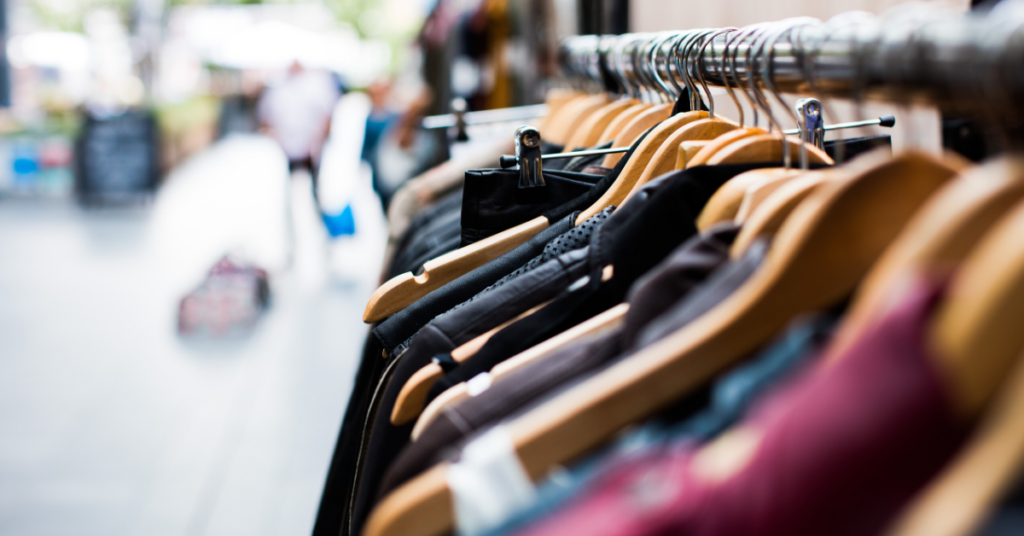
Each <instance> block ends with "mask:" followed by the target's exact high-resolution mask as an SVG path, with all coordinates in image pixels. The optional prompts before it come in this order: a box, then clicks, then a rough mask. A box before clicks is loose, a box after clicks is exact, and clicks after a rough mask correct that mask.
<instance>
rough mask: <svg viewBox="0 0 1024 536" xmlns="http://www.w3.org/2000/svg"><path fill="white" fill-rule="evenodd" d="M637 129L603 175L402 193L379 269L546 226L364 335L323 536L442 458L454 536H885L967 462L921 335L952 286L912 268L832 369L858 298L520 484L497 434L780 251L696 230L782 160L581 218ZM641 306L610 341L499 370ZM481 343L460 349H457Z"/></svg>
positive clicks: (501, 176) (555, 167)
mask: <svg viewBox="0 0 1024 536" xmlns="http://www.w3.org/2000/svg"><path fill="white" fill-rule="evenodd" d="M649 132H650V131H648V133H649ZM645 136H646V134H644V135H642V136H640V137H639V138H638V139H637V140H636V141H635V142H634V143H633V145H632V147H631V148H630V150H629V151H628V152H626V153H625V154H624V156H623V157H622V158H621V159H620V160H619V161H618V163H617V164H616V165H615V166H614V167H612V168H607V167H602V166H601V163H602V157H601V156H592V157H579V158H574V159H561V160H551V161H545V162H544V179H545V185H544V186H543V187H539V188H522V187H520V177H519V171H518V170H516V169H500V168H497V167H490V168H484V169H470V170H468V171H464V173H463V174H462V178H461V181H459V180H457V179H455V178H454V175H455V173H453V169H452V168H453V166H452V164H453V163H452V162H449V163H446V164H445V165H443V166H441V167H440V168H438V169H435V170H433V171H432V172H430V173H428V174H427V175H426V176H425V177H424V178H421V179H417V180H414V181H412V182H411V183H410V189H417V190H416V191H417V192H418V193H417V194H415V195H413V194H406V195H405V197H408V198H409V199H410V200H411V199H418V200H423V199H429V200H430V203H420V204H419V206H415V207H414V206H413V205H414V203H412V202H411V201H410V202H409V203H402V202H400V203H399V205H398V207H400V208H398V209H397V210H400V211H402V212H401V213H398V214H396V213H392V215H391V216H392V221H395V222H398V223H399V232H398V233H395V232H394V231H395V229H392V231H393V232H392V244H391V247H390V248H389V254H388V259H387V263H386V266H385V274H384V275H385V279H388V278H391V277H393V276H396V275H398V274H402V273H405V272H411V273H413V274H418V273H421V272H422V270H423V265H424V264H425V263H426V262H427V261H429V260H431V259H435V258H437V257H438V256H440V255H443V254H445V253H448V252H451V251H455V250H457V249H458V248H464V247H466V246H469V245H471V244H474V243H477V242H479V241H481V240H485V239H487V238H488V237H492V236H494V235H495V234H497V233H500V232H502V231H504V230H507V229H510V228H512V227H514V226H516V225H519V224H522V223H524V222H527V221H530V220H532V219H534V218H537V217H544V218H545V219H546V220H547V222H548V223H549V225H548V226H547V227H546V228H544V229H543V230H541V231H540V232H538V233H537V234H535V235H533V236H532V237H531V238H529V239H528V240H526V241H525V242H523V243H522V244H521V245H519V246H517V247H515V248H513V249H511V250H510V251H508V252H506V253H504V254H503V255H500V256H499V257H497V258H495V259H494V260H492V261H490V262H487V263H485V264H483V265H482V266H479V267H477V268H475V269H472V270H470V271H468V272H466V273H465V274H463V275H461V276H460V277H457V278H455V279H454V280H452V281H451V282H449V283H447V284H445V285H444V286H442V287H440V288H438V289H436V290H434V291H432V292H430V293H429V294H427V295H426V296H424V297H422V298H420V299H419V300H416V301H415V302H414V303H412V304H411V305H409V306H407V307H405V308H404V309H402V310H400V311H398V312H396V313H394V314H392V315H391V316H389V317H388V318H386V319H384V320H382V321H380V322H377V323H375V324H374V325H373V327H372V329H371V331H370V334H369V336H368V337H367V340H366V343H365V347H364V351H363V356H362V360H361V364H360V367H359V370H358V373H357V375H356V378H355V380H354V386H353V391H352V395H351V398H350V400H349V403H348V406H347V410H346V413H345V416H344V421H343V424H342V428H341V431H340V434H339V437H338V442H337V446H336V449H335V453H334V457H333V460H332V463H331V466H330V470H329V474H328V476H327V481H326V485H325V489H324V493H323V496H322V500H321V505H320V510H319V514H318V517H317V522H316V527H315V530H314V534H315V535H318V536H319V535H323V536H327V535H330V536H335V535H358V534H363V533H365V532H364V530H365V529H366V526H367V522H368V519H369V517H370V515H371V512H372V511H373V510H374V508H376V507H378V506H380V505H381V503H382V501H385V500H386V499H387V498H388V497H389V496H390V495H393V494H399V493H401V492H402V490H403V487H406V488H408V486H409V485H410V483H414V482H415V481H417V478H419V477H421V476H422V475H424V474H425V473H427V472H428V471H430V470H431V468H433V467H435V466H437V464H439V463H442V462H449V463H451V464H452V465H450V466H448V470H447V486H448V489H449V491H450V493H451V497H452V509H453V510H454V512H453V514H454V516H455V520H456V524H455V525H456V526H455V529H456V530H457V532H459V533H462V534H473V535H478V534H488V535H499V534H500V535H511V534H517V535H518V534H531V535H532V534H559V535H560V534H609V535H611V534H636V535H641V534H651V535H653V534H670V533H671V534H701V535H705V534H706V535H731V534H786V535H794V534H797V535H799V534H807V535H812V534H813V535H820V534H825V533H827V534H849V535H864V534H877V533H879V532H880V531H881V530H883V529H884V528H885V527H887V526H888V525H889V524H890V523H891V522H892V521H893V519H894V518H895V517H896V516H897V515H898V514H899V512H900V511H901V509H903V508H904V507H905V506H906V504H907V503H908V501H910V500H911V498H912V497H914V496H915V495H916V494H917V493H919V492H920V490H921V489H922V488H923V487H924V486H925V485H926V484H927V483H928V482H929V480H930V479H932V478H933V477H934V476H935V475H936V474H938V473H939V472H940V471H941V470H942V468H943V467H944V465H945V464H947V463H949V460H950V459H952V458H953V457H954V455H955V454H956V453H957V451H958V449H959V448H960V447H961V445H962V444H963V443H964V441H965V438H966V437H968V435H969V432H970V428H969V427H968V426H966V425H965V423H964V422H963V420H962V419H958V418H957V417H956V415H954V413H953V412H952V411H951V409H950V404H949V400H948V397H947V395H946V393H945V392H944V387H943V383H942V381H941V379H940V378H939V377H938V376H939V374H938V372H937V371H936V370H935V366H934V361H933V360H932V359H930V358H929V348H928V347H927V345H926V344H925V339H926V336H925V331H926V326H927V325H928V321H929V318H930V316H931V314H932V313H933V311H934V310H935V308H936V303H938V302H939V301H940V299H941V297H942V296H943V295H944V292H945V288H946V284H945V280H943V279H942V278H927V277H922V278H919V279H916V280H915V281H914V282H913V285H912V288H911V290H910V291H908V292H906V293H904V294H903V295H902V296H901V297H900V299H899V302H898V303H897V304H896V305H895V306H894V307H891V308H890V309H889V310H888V312H887V313H886V314H885V315H884V316H883V317H880V318H876V319H873V324H872V325H873V327H872V328H871V329H869V330H867V331H866V332H865V333H863V334H862V335H861V336H860V337H859V338H858V340H857V341H855V342H854V343H853V344H852V345H850V346H848V347H847V348H846V350H845V351H844V352H843V355H842V356H841V358H838V359H836V358H829V359H828V360H827V361H828V362H827V363H826V362H825V360H824V358H822V357H821V356H822V355H825V354H827V353H828V352H826V351H825V349H827V347H828V346H829V343H830V341H831V339H832V336H833V333H834V332H835V330H836V326H837V325H838V324H841V323H842V321H843V318H844V313H845V311H846V308H847V303H848V301H849V300H848V298H849V296H844V297H841V298H840V299H836V300H833V302H834V303H832V304H831V305H830V306H829V307H827V308H823V309H821V310H818V311H811V312H807V313H806V314H803V315H801V316H799V317H797V318H794V319H791V321H790V322H789V323H788V327H786V328H785V329H783V330H781V331H779V332H777V333H776V334H775V336H774V338H773V339H770V342H768V343H766V344H763V345H761V346H760V348H759V349H758V350H757V351H754V352H752V353H750V354H749V355H748V356H747V358H746V359H744V360H743V361H742V362H740V363H739V364H737V365H735V366H733V367H731V368H728V369H727V370H725V371H723V372H721V373H719V374H716V375H715V376H714V378H713V380H712V381H708V382H703V384H701V385H697V386H696V387H695V388H693V389H690V390H689V392H688V394H687V395H686V396H685V397H683V398H682V399H679V400H675V401H673V402H672V403H671V404H668V405H667V406H666V407H662V408H661V409H660V411H659V412H658V413H657V414H656V415H651V416H650V418H649V419H648V420H647V421H645V422H637V423H634V425H633V426H631V427H628V428H627V429H625V430H622V431H621V433H620V434H618V435H617V436H616V437H614V438H611V439H609V440H608V441H605V442H604V445H603V446H602V447H600V448H597V449H593V450H592V451H591V452H589V454H587V455H585V456H583V457H580V458H577V459H574V460H571V461H569V462H567V463H565V464H558V465H557V466H555V467H552V468H550V470H549V471H546V472H545V473H544V474H543V475H541V477H540V479H539V481H537V479H536V478H530V477H529V476H528V475H527V472H526V471H525V470H524V468H523V467H522V466H521V465H520V464H518V463H516V457H515V452H514V450H511V449H510V445H509V438H508V432H507V430H506V429H505V423H509V422H512V421H514V420H515V419H517V418H519V417H522V416H524V415H529V414H530V413H531V412H537V411H544V410H545V409H544V408H545V404H547V403H550V402H551V401H552V400H554V399H557V398H558V397H559V396H560V395H563V394H564V393H566V392H569V391H570V390H572V389H573V388H576V387H578V386H580V385H582V384H585V383H586V382H587V381H588V380H592V379H593V378H595V377H597V376H598V375H600V374H601V373H602V372H605V371H608V370H612V369H613V367H617V366H619V367H622V366H627V367H628V364H629V363H630V360H631V359H632V358H634V356H637V355H638V354H639V353H641V352H643V351H644V350H645V349H647V348H650V347H652V346H653V345H656V344H659V343H662V342H664V341H665V340H667V339H668V338H669V337H671V336H672V335H673V334H676V333H678V332H680V331H681V330H683V329H684V328H687V327H693V326H694V325H697V324H699V322H700V321H701V320H702V319H704V317H706V316H708V315H711V314H713V313H714V312H717V311H716V308H718V309H720V307H719V306H720V305H722V304H723V302H726V301H727V300H729V299H730V297H733V296H735V295H736V294H737V293H740V292H743V291H744V287H745V285H747V284H748V283H749V282H750V281H751V280H752V279H753V278H754V276H755V275H756V274H757V273H758V271H759V269H761V268H762V267H763V266H764V264H765V262H766V259H767V258H768V257H769V256H770V255H771V254H772V246H773V237H772V236H759V237H757V238H756V240H754V241H753V243H752V244H750V245H749V247H746V248H745V249H744V250H743V253H742V255H734V254H732V251H733V250H734V249H735V248H734V245H735V242H736V240H737V237H738V236H739V235H740V234H741V233H742V230H743V225H744V224H743V223H742V222H740V221H737V220H732V219H729V218H724V219H721V220H720V221H715V222H711V223H710V224H707V225H700V226H699V225H698V221H699V220H701V214H702V211H704V210H705V208H706V207H708V206H709V204H714V201H713V198H714V197H715V195H716V193H717V192H721V191H722V190H723V186H725V185H726V184H729V183H730V181H733V180H734V179H735V178H736V177H738V176H741V175H744V174H746V173H748V172H753V171H756V170H762V169H765V168H773V167H779V166H780V163H778V162H764V163H757V164H729V165H717V166H697V167H692V168H686V169H680V170H676V171H672V172H670V173H667V174H665V175H662V176H660V177H658V178H656V179H653V180H650V181H649V182H647V183H646V184H644V185H643V186H642V188H640V189H639V190H638V191H637V192H635V195H631V196H630V198H629V199H628V202H626V203H623V204H622V205H621V206H608V207H605V208H604V209H603V210H600V211H599V212H597V213H596V214H595V215H593V216H592V217H590V218H588V219H586V220H584V221H582V222H578V221H577V220H578V216H579V215H580V214H581V212H582V211H584V210H586V209H587V208H589V207H591V206H592V205H594V203H595V202H596V201H597V200H598V199H600V198H601V196H602V195H603V194H604V193H605V192H607V191H608V189H609V188H610V187H611V186H612V184H613V183H615V181H616V180H617V179H618V177H619V174H620V173H621V172H622V170H623V168H624V167H625V166H626V164H627V163H628V162H629V161H630V159H631V158H632V157H633V155H634V153H635V152H636V150H637V148H638V147H639V146H640V145H641V144H642V142H643V140H644V137H645ZM890 147H891V145H890V140H889V137H888V136H873V137H869V138H859V139H851V140H843V141H841V142H828V143H826V152H827V153H828V154H829V155H830V156H832V157H833V158H836V157H837V151H838V152H841V153H842V154H843V155H844V156H845V158H846V159H847V160H853V161H854V162H855V161H856V160H857V157H858V155H860V154H861V153H866V152H872V151H874V152H875V153H876V154H877V152H878V151H883V152H884V151H890V150H891V149H890ZM561 150H562V147H559V146H557V145H553V144H545V146H544V147H543V152H545V153H554V152H560V151H561ZM492 153H494V154H491V153H486V154H487V156H486V157H487V158H493V159H492V160H491V161H492V162H495V161H496V157H497V152H495V151H493V150H492ZM481 154H484V153H481ZM456 166H457V165H456ZM817 167H822V166H817ZM741 180H742V179H741ZM429 184H436V185H438V186H437V187H436V188H434V189H432V190H431V187H430V186H425V185H429ZM424 190H427V191H429V192H430V193H429V195H424V194H423V191H424ZM402 198H403V195H402V194H401V193H400V194H399V196H396V199H402ZM410 207H412V208H410ZM732 214H735V210H734V211H733V213H732ZM609 266H611V267H613V270H612V271H611V273H609V270H608V268H607V267H609ZM627 307H628V309H626V312H625V313H624V314H623V315H622V318H621V322H617V323H614V324H611V325H610V327H608V328H607V329H601V330H596V331H591V332H587V333H584V334H582V335H581V336H579V337H574V338H570V339H569V340H568V342H566V343H564V344H558V345H553V348H552V350H551V351H548V352H546V353H545V355H544V356H543V357H542V358H539V359H534V360H531V361H529V362H527V363H526V364H524V365H521V366H515V367H509V366H508V365H509V362H510V360H513V361H514V360H515V359H519V356H521V355H523V354H524V352H526V353H528V352H530V351H533V349H535V348H537V347H538V345H543V344H544V343H549V344H550V343H551V341H553V340H557V338H559V337H564V336H565V334H567V333H570V332H571V330H573V329H579V328H580V327H581V326H585V325H587V324H586V323H587V322H593V321H594V319H595V317H599V316H600V315H607V314H611V313H613V312H615V310H616V308H620V309H621V308H627ZM479 341H482V343H481V344H478V346H479V348H476V349H475V353H473V354H472V356H471V357H470V358H469V359H455V358H454V357H453V352H458V351H460V350H462V349H463V347H464V345H467V344H471V343H475V342H479ZM514 358H515V359H514ZM431 367H433V368H432V370H434V371H436V372H438V373H439V374H435V376H436V379H435V381H433V383H432V384H429V389H427V390H426V392H425V393H424V394H422V400H417V401H415V402H416V403H414V404H412V408H413V413H414V414H413V415H411V416H410V415H405V414H403V412H405V413H407V410H406V409H405V408H404V406H405V405H408V400H406V398H408V389H409V387H408V386H409V385H410V384H411V383H412V382H414V381H415V380H416V379H417V378H419V377H421V376H422V375H423V374H424V373H425V371H427V370H431V369H430V368H431ZM502 367H507V368H506V369H505V370H502ZM399 401H402V404H399ZM399 405H402V406H403V408H400V410H396V406H399ZM424 408H425V409H424ZM535 476H536V475H535ZM1008 497H1009V499H1008V500H1007V502H1006V503H1005V505H1004V508H1002V509H1001V510H999V514H998V515H993V516H991V518H990V523H989V524H988V526H987V528H986V529H985V530H987V531H988V532H986V533H985V534H989V535H994V534H1003V533H1005V532H1000V531H1001V530H1002V531H1005V530H1011V531H1021V530H1024V523H1021V521H1020V518H1021V513H1022V512H1024V510H1021V509H1020V508H1019V505H1020V502H1019V500H1016V501H1015V500H1014V499H1013V497H1014V495H1013V494H1010V495H1008ZM410 534H419V532H411V533H410Z"/></svg>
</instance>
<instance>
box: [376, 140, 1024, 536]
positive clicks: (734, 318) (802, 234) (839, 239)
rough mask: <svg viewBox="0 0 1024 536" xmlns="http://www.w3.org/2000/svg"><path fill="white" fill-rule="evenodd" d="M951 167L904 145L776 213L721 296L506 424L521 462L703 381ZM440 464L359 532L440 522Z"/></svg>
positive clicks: (894, 224) (638, 414)
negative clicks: (750, 263)
mask: <svg viewBox="0 0 1024 536" xmlns="http://www.w3.org/2000/svg"><path fill="white" fill-rule="evenodd" d="M953 173H954V172H953V171H952V170H949V169H948V168H946V167H944V166H943V165H942V164H941V163H939V162H936V161H935V160H934V159H932V158H930V157H927V156H924V155H917V154H905V155H902V156H900V157H897V158H894V159H892V160H890V161H886V162H875V165H874V166H873V167H871V168H869V169H868V170H867V171H866V172H863V173H860V174H854V175H852V176H848V177H843V178H841V179H837V180H836V181H834V182H831V183H829V184H828V185H825V186H824V187H822V188H821V189H819V190H818V191H817V192H815V193H814V194H813V195H812V196H810V197H808V198H807V199H806V200H805V201H804V203H802V204H801V205H800V206H799V207H798V208H797V210H796V211H795V212H794V213H793V214H792V215H790V217H789V218H788V219H787V221H786V223H785V225H783V228H782V229H781V230H780V231H779V233H778V234H777V235H776V238H775V240H774V242H773V246H772V248H771V250H770V252H769V254H768V256H767V258H766V259H765V260H764V263H763V264H762V265H761V267H760V268H759V269H758V271H757V272H755V273H754V275H753V276H752V277H751V278H750V279H749V280H748V281H747V282H746V283H745V284H744V285H743V286H742V287H740V288H739V289H738V290H737V291H736V292H734V293H733V294H732V295H730V296H729V297H728V298H726V299H725V301H723V302H722V303H721V304H719V305H718V306H717V307H715V308H713V309H712V310H711V311H709V312H708V313H706V314H705V315H703V316H701V317H700V318H698V319H696V320H695V321H694V322H692V323H690V324H689V325H687V326H686V327H684V328H682V329H680V330H679V331H676V332H674V333H672V334H670V335H668V336H667V337H665V338H664V339H662V340H660V341H658V342H656V343H654V344H652V345H650V346H648V347H646V348H644V349H643V350H641V351H639V352H638V353H637V354H635V355H633V356H631V357H630V358H629V359H628V360H626V361H623V362H620V363H617V364H615V365H612V366H611V367H609V368H608V369H606V370H604V371H603V372H601V373H599V374H597V375H595V376H593V377H591V378H589V379H587V380H586V381H584V382H582V383H580V384H578V385H575V386H573V387H571V388H569V389H567V390H565V391H563V392H562V393H560V394H559V395H557V396H555V397H554V398H552V399H551V400H549V401H547V402H546V403H544V404H542V405H541V406H539V407H537V408H534V409H533V410H531V411H529V412H528V413H526V414H524V415H522V416H521V417H519V418H517V419H515V420H513V421H511V422H510V423H508V424H506V427H507V430H508V433H509V434H510V436H511V437H512V440H513V443H514V445H515V449H516V453H517V455H518V457H519V460H520V462H522V465H523V467H524V469H525V470H526V472H527V474H528V475H529V476H530V477H531V478H533V479H537V478H540V477H542V476H544V475H545V474H547V473H548V472H549V471H550V470H551V468H552V467H554V466H556V465H558V464H562V463H566V462H567V461H569V460H572V459H574V458H576V457H578V456H580V455H582V454H584V453H585V452H587V451H589V450H591V449H593V448H594V447H596V446H597V445H599V444H600V443H601V442H603V441H605V440H607V439H608V438H610V437H612V436H613V435H614V434H615V433H616V432H618V431H620V430H621V429H622V428H623V427H625V426H627V425H629V424H630V423H634V422H637V421H639V420H641V419H643V418H645V417H647V416H649V415H651V414H652V413H654V412H655V411H657V410H658V409H660V408H663V407H665V406H666V405H668V404H670V403H671V402H672V401H674V400H678V399H679V398H680V397H682V396H683V395H685V393H687V392H688V391H689V390H691V389H693V388H694V387H696V386H698V385H701V384H703V383H705V382H707V381H708V380H709V379H710V378H711V377H712V376H713V375H714V374H716V373H718V372H719V371H721V370H723V369H724V368H726V367H728V366H729V365H731V364H733V363H734V362H736V361H737V360H738V359H741V358H742V357H743V356H744V355H747V354H748V353H749V352H750V351H752V350H754V349H756V348H757V347H758V346H760V345H762V344H763V343H764V342H765V341H767V340H768V338H770V337H771V336H772V335H773V334H775V333H777V332H778V330H780V329H782V328H783V327H784V325H785V323H786V322H788V321H789V320H790V319H792V318H793V317H794V316H795V315H797V314H799V313H801V312H804V311H808V310H816V309H820V308H822V307H826V306H829V305H832V304H833V303H835V302H836V301H837V300H839V299H842V298H843V297H844V296H846V295H847V294H848V293H849V292H850V291H851V290H852V289H853V287H854V285H855V284H856V283H857V281H858V280H859V279H860V278H861V277H862V276H863V274H864V272H866V271H867V269H868V267H869V266H870V264H871V263H872V262H873V261H874V260H875V259H876V258H877V257H878V255H879V254H880V253H881V252H882V250H883V249H884V248H885V246H886V245H887V244H888V242H889V241H890V240H891V239H892V238H893V237H894V235H895V234H896V233H897V232H898V229H899V228H900V227H901V226H902V225H903V223H905V221H906V219H907V218H909V216H910V214H911V213H912V212H913V211H914V210H915V209H916V208H917V207H918V206H920V204H921V203H922V202H923V201H924V199H925V198H926V197H927V196H928V195H930V194H931V193H932V192H934V191H935V189H936V188H937V187H938V186H939V185H941V184H942V183H943V182H944V181H945V180H946V179H948V178H949V177H950V176H951V175H952V174H953ZM1021 236H1024V231H1022V232H1021ZM1018 250H1019V251H1020V252H1022V253H1024V248H1018ZM1022 257H1024V255H1022ZM1019 303H1020V304H1021V305H1024V298H1022V299H1020V300H1019ZM1017 318H1019V317H1017ZM445 470H446V465H444V464H442V465H439V466H436V467H435V468H433V469H431V470H429V471H427V472H426V473H424V474H423V475H421V476H419V477H417V478H415V479H413V480H412V481H410V482H408V483H406V484H405V485H404V486H402V487H401V488H399V489H398V490H396V491H395V492H394V493H393V494H391V495H390V496H388V497H386V498H385V499H384V500H383V501H382V502H381V503H379V504H378V505H377V508H376V509H375V510H374V512H373V513H372V514H371V516H370V518H369V521H368V522H367V524H366V528H365V532H364V534H365V536H397V535H399V534H402V535H404V536H436V535H440V534H442V533H445V532H447V531H450V530H451V529H452V527H453V523H454V522H453V515H452V498H451V493H450V491H449V490H448V487H447V483H446V481H445Z"/></svg>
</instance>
